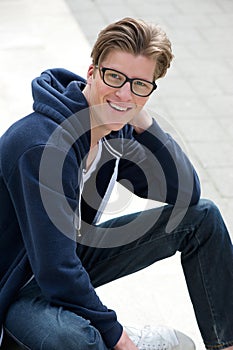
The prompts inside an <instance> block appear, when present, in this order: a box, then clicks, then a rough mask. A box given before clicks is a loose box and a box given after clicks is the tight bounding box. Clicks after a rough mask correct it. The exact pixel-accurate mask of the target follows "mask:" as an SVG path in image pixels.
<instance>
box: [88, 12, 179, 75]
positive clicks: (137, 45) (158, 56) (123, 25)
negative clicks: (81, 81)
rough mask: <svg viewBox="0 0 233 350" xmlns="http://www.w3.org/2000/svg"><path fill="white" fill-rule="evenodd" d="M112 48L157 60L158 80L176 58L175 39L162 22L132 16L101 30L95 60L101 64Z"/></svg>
mask: <svg viewBox="0 0 233 350" xmlns="http://www.w3.org/2000/svg"><path fill="white" fill-rule="evenodd" d="M112 50H121V51H124V52H127V53H131V54H133V55H135V56H137V55H143V56H145V57H148V58H151V59H153V60H155V63H156V65H155V72H154V78H155V80H156V79H158V78H161V77H163V76H164V75H165V74H166V72H167V69H168V68H169V67H170V63H171V60H172V58H173V54H172V50H171V42H170V40H169V39H168V37H167V35H166V33H165V32H164V31H163V30H162V29H161V28H160V27H159V26H156V25H154V24H151V23H146V22H145V21H143V20H138V19H134V18H130V17H126V18H123V19H122V20H119V21H117V22H115V23H112V24H110V25H108V26H107V27H106V28H104V29H102V30H101V31H100V33H99V35H98V37H97V40H96V42H95V44H94V46H93V49H92V52H91V57H92V60H93V64H94V65H100V63H101V62H102V61H103V60H104V58H106V56H107V55H108V54H109V52H110V51H112Z"/></svg>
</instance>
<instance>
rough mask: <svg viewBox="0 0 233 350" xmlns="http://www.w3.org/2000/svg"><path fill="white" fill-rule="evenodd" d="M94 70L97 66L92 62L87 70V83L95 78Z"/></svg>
mask: <svg viewBox="0 0 233 350" xmlns="http://www.w3.org/2000/svg"><path fill="white" fill-rule="evenodd" d="M94 70H95V67H94V65H93V64H91V65H90V66H89V68H88V70H87V84H91V83H92V79H93V75H94Z"/></svg>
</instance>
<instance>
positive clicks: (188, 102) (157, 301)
mask: <svg viewBox="0 0 233 350" xmlns="http://www.w3.org/2000/svg"><path fill="white" fill-rule="evenodd" d="M125 16H136V17H141V18H144V19H146V20H151V21H153V22H157V23H158V24H160V25H161V26H162V27H163V28H164V29H165V30H166V32H167V33H168V35H169V37H170V39H171V41H172V43H173V50H174V54H175V60H174V63H173V65H172V68H171V69H170V70H169V72H168V75H167V77H166V78H164V79H162V80H161V81H159V82H158V83H159V89H158V91H156V93H155V94H154V95H153V96H152V98H151V102H150V109H151V110H153V111H154V112H155V113H156V114H159V115H160V116H161V117H162V120H161V121H162V122H163V123H164V126H165V127H167V128H168V129H171V130H172V132H174V133H175V134H177V133H178V134H179V137H178V138H179V139H182V142H183V143H184V144H185V147H186V149H187V152H188V154H189V155H190V157H191V159H192V160H193V162H194V164H195V166H196V168H197V170H198V172H199V175H200V178H201V180H202V188H203V196H206V197H208V198H212V199H213V200H214V201H215V202H217V204H218V205H219V207H220V209H221V210H222V213H223V215H224V217H225V219H226V223H227V225H228V227H229V228H230V230H231V232H232V234H233V215H232V210H233V156H232V150H233V112H232V111H233V83H232V81H233V59H232V58H233V45H232V36H233V2H232V1H231V0H204V1H203V0H153V1H152V0H145V1H143V2H142V1H141V0H140V1H138V0H118V1H116V2H112V1H111V0H85V1H83V0H67V1H65V0H50V1H45V0H39V1H36V2H32V1H30V0H10V1H9V0H1V1H0V70H1V71H0V73H1V80H0V91H1V95H0V111H1V116H0V134H1V133H2V132H3V131H4V130H5V129H6V128H7V127H8V126H9V125H10V124H11V123H12V122H13V121H15V120H17V119H19V118H20V117H21V116H24V115H25V114H27V113H29V112H30V111H31V105H32V100H31V92H30V82H31V80H32V78H33V77H35V76H37V75H39V74H40V72H41V71H43V70H44V69H47V68H50V67H55V66H56V67H58V66H60V67H65V68H67V69H70V70H73V71H75V72H77V73H78V74H82V75H85V72H86V69H87V67H88V64H89V63H90V58H89V54H90V45H92V44H93V42H94V40H95V38H96V35H97V32H98V31H99V30H100V29H101V28H102V27H103V26H104V25H106V24H108V23H109V22H111V21H113V20H116V19H118V18H121V17H125ZM170 124H171V125H170ZM232 237H233V236H232ZM152 276H153V277H152ZM151 278H153V281H151ZM99 294H100V296H101V298H102V299H103V301H104V302H105V303H106V304H107V305H108V306H109V307H112V308H114V309H115V310H117V313H118V315H119V319H120V320H121V321H122V322H123V323H125V324H135V323H138V324H144V323H153V324H156V323H162V324H167V325H171V326H173V327H177V328H179V329H181V330H183V331H185V332H187V333H189V334H190V335H191V336H192V337H193V338H194V339H195V341H196V343H197V349H198V350H202V349H204V347H203V345H202V342H201V339H200V334H199V331H198V328H197V325H196V322H195V318H194V314H193V310H192V306H191V303H190V301H189V298H188V294H187V290H186V286H185V281H184V278H183V274H182V271H181V268H180V264H179V255H178V254H177V255H176V256H175V257H173V258H170V259H167V260H166V261H163V262H159V263H157V264H156V265H155V266H152V267H151V268H149V269H148V270H147V271H142V272H140V273H138V274H135V275H133V276H130V277H129V278H127V279H122V280H120V281H116V282H114V283H112V284H111V285H109V286H105V287H102V288H99ZM129 301H130V302H129ZM9 350H10V349H9Z"/></svg>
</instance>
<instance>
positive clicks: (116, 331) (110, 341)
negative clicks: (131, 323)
mask: <svg viewBox="0 0 233 350" xmlns="http://www.w3.org/2000/svg"><path fill="white" fill-rule="evenodd" d="M122 332H123V327H122V325H121V324H120V323H119V322H116V324H114V326H113V327H112V328H110V329H109V330H108V331H107V332H105V333H102V337H103V340H104V342H105V344H106V346H107V347H108V348H109V349H113V348H114V346H115V345H116V344H117V343H118V341H119V339H120V337H121V335H122Z"/></svg>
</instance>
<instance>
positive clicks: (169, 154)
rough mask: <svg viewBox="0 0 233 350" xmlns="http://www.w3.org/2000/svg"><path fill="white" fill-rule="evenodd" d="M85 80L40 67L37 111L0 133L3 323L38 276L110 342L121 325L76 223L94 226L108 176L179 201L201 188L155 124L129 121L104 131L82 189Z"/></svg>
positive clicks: (192, 198) (46, 290)
mask: <svg viewBox="0 0 233 350" xmlns="http://www.w3.org/2000/svg"><path fill="white" fill-rule="evenodd" d="M85 84H86V82H85V80H84V79H83V78H81V77H80V76H77V75H76V74H74V73H72V72H69V71H67V70H65V69H52V70H48V71H45V72H43V73H42V74H41V76H40V77H38V78H36V79H34V80H33V82H32V92H33V98H34V104H33V109H34V112H33V113H31V114H30V115H28V116H26V117H25V118H23V119H21V120H19V121H17V122H16V123H15V124H13V125H12V126H11V127H10V128H9V129H8V130H7V131H6V132H5V134H4V135H3V136H2V137H1V139H0V193H1V196H0V201H1V204H0V206H1V212H0V325H1V324H3V322H4V317H5V315H6V312H7V309H8V307H9V305H10V303H11V302H12V300H13V298H14V297H15V295H16V293H17V291H18V290H19V289H20V288H21V287H22V286H23V285H24V284H25V283H26V282H27V281H28V279H29V278H31V277H32V276H34V277H35V279H36V281H37V283H38V285H39V286H40V288H41V290H42V293H43V295H44V296H45V298H46V299H47V300H49V301H51V302H53V303H54V304H57V305H61V306H63V307H64V308H67V309H69V310H72V311H73V312H75V313H77V314H78V315H80V316H82V317H84V318H86V319H88V320H90V322H91V323H92V324H93V326H95V327H96V328H97V329H98V330H99V331H100V333H101V335H102V337H103V339H104V341H105V343H106V345H107V346H108V347H109V348H112V347H114V345H115V344H116V343H117V341H118V340H119V338H120V336H121V333H122V326H121V324H120V323H119V322H118V320H117V317H116V313H115V312H114V311H113V310H110V309H108V308H107V307H106V306H105V305H103V304H102V302H101V301H100V299H99V297H98V296H97V294H96V291H95V289H94V287H93V286H92V283H91V281H90V278H89V275H88V273H87V271H86V270H85V268H84V267H83V265H82V262H81V260H80V259H79V257H78V255H77V253H76V248H77V239H76V238H77V230H79V229H80V225H81V222H83V223H84V224H86V225H91V224H93V223H96V222H97V220H98V217H99V216H100V215H101V213H102V211H103V210H104V205H103V202H104V203H106V202H107V198H108V196H109V192H110V191H109V189H110V187H112V186H109V184H110V183H113V182H114V181H121V182H122V181H123V184H124V185H125V186H126V187H127V186H128V187H129V189H130V190H131V191H133V192H134V193H135V194H136V195H138V196H140V197H143V198H151V199H154V200H157V201H160V202H165V203H169V204H173V205H176V206H178V207H182V206H183V207H186V206H187V205H188V206H189V205H193V204H195V203H197V201H198V200H199V196H200V187H199V181H198V177H197V174H196V172H195V170H194V169H193V167H192V165H191V163H190V162H189V160H188V158H187V157H186V155H185V154H184V153H183V151H182V150H181V149H180V147H179V146H178V145H177V143H176V142H175V141H174V140H173V139H172V137H171V136H170V135H168V134H166V133H165V132H164V131H163V130H162V129H161V128H160V127H159V126H158V124H157V123H156V122H155V121H154V122H153V124H152V126H151V127H150V128H149V129H148V130H147V131H145V132H143V133H142V134H140V135H137V134H136V133H135V132H134V130H133V128H132V127H131V126H129V125H126V126H125V127H124V128H123V129H121V130H120V131H119V132H112V133H111V134H110V135H108V137H106V138H105V139H104V140H103V144H104V147H103V148H104V150H103V154H102V157H105V161H104V162H102V163H101V162H100V165H99V169H98V173H99V175H98V176H96V177H95V187H96V189H97V190H96V191H93V188H92V187H91V186H92V185H93V184H92V182H93V181H91V180H89V181H88V182H87V183H85V186H84V188H83V185H81V184H82V174H83V171H84V169H85V156H86V155H87V154H88V151H89V149H90V119H89V113H88V109H87V107H88V103H87V101H86V99H85V97H84V95H83V93H82V89H83V88H84V86H85ZM111 142H112V144H111ZM151 155H152V156H151ZM103 179H104V181H103ZM124 180H127V181H124ZM128 184H130V185H128ZM88 187H89V188H90V190H88ZM84 193H85V196H84V195H83V194H84ZM107 193H108V195H106V194H107ZM95 194H96V195H95ZM97 194H98V195H97ZM102 199H104V200H102ZM90 203H91V205H90ZM93 203H94V204H93ZM81 219H82V220H81ZM81 243H82V240H81Z"/></svg>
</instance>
